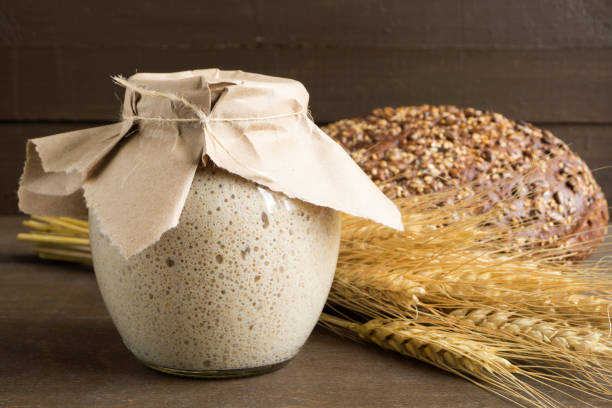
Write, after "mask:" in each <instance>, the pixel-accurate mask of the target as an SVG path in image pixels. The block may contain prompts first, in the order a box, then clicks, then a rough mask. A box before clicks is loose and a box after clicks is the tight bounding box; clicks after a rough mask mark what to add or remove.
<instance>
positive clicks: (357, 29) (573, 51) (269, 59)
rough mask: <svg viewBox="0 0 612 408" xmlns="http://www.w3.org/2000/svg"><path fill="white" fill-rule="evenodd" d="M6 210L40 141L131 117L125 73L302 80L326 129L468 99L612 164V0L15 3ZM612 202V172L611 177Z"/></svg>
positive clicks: (9, 47) (2, 57) (2, 128)
mask: <svg viewBox="0 0 612 408" xmlns="http://www.w3.org/2000/svg"><path fill="white" fill-rule="evenodd" d="M0 61H2V63H1V64H0V92H1V94H2V97H1V98H0V138H1V140H2V145H1V148H0V214H11V213H16V212H17V207H16V196H15V192H16V186H17V180H18V178H19V174H20V172H21V167H22V162H23V158H24V144H25V140H26V139H28V138H31V137H38V136H44V135H47V134H51V133H55V132H60V131H68V130H72V129H76V128H83V127H90V126H96V125H100V124H104V123H107V122H109V121H113V120H115V119H116V118H117V116H118V109H119V95H120V94H121V90H120V89H118V88H117V87H115V86H113V85H112V84H111V81H110V79H109V76H110V75H111V74H124V75H130V74H132V73H134V72H136V71H158V72H164V71H178V70H185V69H194V68H207V67H220V68H223V69H243V70H247V71H254V72H260V73H265V74H272V75H280V76H286V77H292V78H296V79H298V80H300V81H302V82H303V83H304V84H305V85H306V87H307V88H308V89H309V91H310V93H311V108H312V112H313V115H314V117H315V119H316V120H317V121H318V122H320V123H326V122H330V121H334V120H337V119H340V118H344V117H350V116H356V115H359V114H362V113H365V112H367V111H368V110H370V109H372V108H374V107H378V106H397V105H411V104H422V103H429V104H457V105H463V106H465V105H469V106H474V107H478V108H484V109H491V110H494V111H498V112H501V113H503V114H505V115H507V116H509V117H510V118H513V119H522V120H526V121H530V122H533V123H535V124H536V125H538V126H541V127H544V128H546V129H549V130H551V131H552V132H553V133H555V134H556V135H557V136H559V137H561V138H562V139H564V140H566V141H567V142H568V143H570V144H571V146H572V147H573V149H574V150H575V151H577V152H578V153H579V154H581V155H582V156H583V158H584V159H585V160H586V161H587V163H588V164H589V165H590V166H591V167H592V168H599V167H602V166H606V165H612V1H608V0H514V1H501V0H499V1H493V0H464V1H459V0H436V1H430V0H422V1H402V0H397V1H391V0H384V1H381V0H376V1H374V0H360V1H349V0H310V1H286V0H285V1H283V0H251V1H248V2H245V1H236V0H226V1H218V0H217V1H205V0H197V1H196V0H190V1H144V0H143V1H127V0H123V1H115V0H107V1H103V2H101V1H83V0H80V1H79V0H57V1H30V0H10V1H7V0H0ZM596 178H597V179H598V180H599V182H600V183H601V184H602V186H603V188H604V190H605V191H606V193H607V196H608V199H611V198H612V169H603V170H599V171H597V172H596Z"/></svg>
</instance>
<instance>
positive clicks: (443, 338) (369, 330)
mask: <svg viewBox="0 0 612 408" xmlns="http://www.w3.org/2000/svg"><path fill="white" fill-rule="evenodd" d="M320 321H321V322H322V323H323V324H325V325H327V326H329V327H330V328H332V329H337V328H341V329H344V330H346V331H348V332H350V333H353V334H355V335H357V336H358V337H359V338H360V339H362V340H365V341H368V342H371V343H374V344H376V345H378V346H379V347H381V348H383V349H386V350H391V351H395V352H398V353H400V354H403V355H405V356H408V357H412V358H416V359H418V360H421V361H423V362H425V363H428V364H431V365H434V366H436V367H438V368H441V369H443V370H446V371H449V372H451V373H453V374H456V375H459V376H461V377H462V378H465V379H467V380H468V381H470V382H473V383H474V384H476V385H478V386H480V387H483V388H485V389H488V390H490V391H493V392H495V393H497V394H498V395H500V396H502V397H504V398H507V399H510V400H513V401H515V402H520V401H521V400H522V402H524V403H533V401H538V402H539V403H540V404H541V405H542V406H555V404H554V402H555V401H554V400H553V399H551V398H549V397H547V396H545V395H544V394H542V393H541V392H539V391H537V390H536V389H535V388H533V387H531V386H529V385H528V384H526V383H525V382H523V381H521V380H520V379H518V378H517V377H516V374H520V373H522V370H521V369H520V368H519V367H517V366H515V365H514V364H512V363H511V362H510V361H508V360H507V359H505V358H503V357H500V356H499V352H498V351H497V350H496V349H495V348H493V347H491V346H488V345H485V344H482V343H481V342H478V341H474V340H471V339H470V338H469V336H465V335H464V336H459V335H457V334H456V333H455V334H454V335H450V336H449V333H448V332H445V331H441V330H438V329H437V328H435V327H431V326H423V325H421V324H419V323H418V321H414V320H413V321H410V320H406V319H372V320H370V321H368V322H366V323H364V324H359V323H356V322H352V321H350V320H345V319H342V318H339V317H337V316H333V315H330V314H327V313H323V314H321V317H320ZM336 331H337V330H336ZM340 334H342V332H340Z"/></svg>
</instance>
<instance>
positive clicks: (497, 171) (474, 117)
mask: <svg viewBox="0 0 612 408" xmlns="http://www.w3.org/2000/svg"><path fill="white" fill-rule="evenodd" d="M323 130H324V131H325V132H326V133H327V134H328V135H330V136H331V137H332V138H333V139H334V140H336V141H337V142H339V143H340V144H341V145H342V146H343V147H344V148H345V150H346V151H347V152H348V153H349V154H350V155H351V156H352V157H353V159H354V160H355V161H356V162H357V163H358V164H359V166H361V168H362V169H363V170H364V171H365V172H366V173H367V174H368V175H369V176H370V178H371V179H372V180H373V181H374V182H375V183H376V184H377V185H378V186H379V187H380V188H381V189H382V191H383V192H384V193H385V194H386V195H387V196H389V197H390V198H400V197H408V196H411V195H415V194H426V193H431V192H439V191H444V190H447V189H450V188H452V187H456V186H464V187H465V189H464V191H465V194H470V193H471V191H470V190H471V189H472V187H474V188H481V187H484V188H487V187H488V188H489V189H490V190H492V193H491V194H489V199H488V200H487V202H486V203H485V204H484V205H483V207H482V210H483V211H484V210H486V209H488V208H490V207H491V206H492V205H495V204H496V203H499V202H500V201H501V200H502V199H504V198H505V197H507V196H508V193H509V192H512V193H514V194H516V195H517V196H519V197H521V198H520V199H519V200H517V201H513V202H512V204H510V205H507V204H504V208H503V215H502V216H500V221H501V222H503V223H506V224H511V225H518V224H521V223H523V222H534V223H535V225H536V226H537V227H533V228H530V229H528V230H526V231H524V232H523V233H520V234H518V235H517V236H516V237H515V238H516V239H518V240H519V242H521V243H522V244H525V246H526V247H532V246H534V245H541V246H549V245H552V246H560V247H565V246H572V249H573V251H576V250H578V253H577V255H576V256H573V257H572V260H581V259H584V258H586V257H588V256H589V255H590V254H591V253H592V252H593V250H594V249H595V248H596V246H597V245H598V244H599V242H600V241H601V239H602V237H603V236H604V235H605V234H606V231H607V225H608V220H609V214H608V204H607V202H606V199H605V196H604V194H603V192H602V191H601V188H600V187H599V185H598V184H597V183H596V182H595V179H594V178H593V175H592V174H591V172H590V170H589V168H588V167H587V165H586V164H585V163H584V162H583V161H582V160H581V159H580V158H579V157H578V156H577V155H576V154H575V153H573V152H572V151H571V150H570V149H569V147H568V146H567V145H566V144H565V143H564V142H563V141H561V140H560V139H558V138H556V137H555V136H553V135H552V133H550V132H549V131H546V130H541V129H538V128H536V127H535V126H533V125H531V124H529V123H525V122H514V121H512V120H510V119H507V118H506V117H504V116H502V115H500V114H499V113H494V112H488V111H481V110H477V109H473V108H464V109H461V108H457V107H455V106H429V105H423V106H404V107H399V108H389V107H387V108H381V109H375V110H373V111H372V112H371V113H370V114H368V115H366V116H365V117H361V118H354V119H345V120H340V121H338V122H335V123H332V124H329V125H327V126H324V127H323ZM468 183H470V184H469V186H466V184H468Z"/></svg>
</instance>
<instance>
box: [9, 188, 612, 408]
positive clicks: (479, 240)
mask: <svg viewBox="0 0 612 408" xmlns="http://www.w3.org/2000/svg"><path fill="white" fill-rule="evenodd" d="M444 197H445V196H444V194H442V195H429V196H421V197H413V198H409V199H405V200H401V201H397V204H398V206H399V208H400V209H401V211H402V214H403V220H404V224H405V226H406V230H405V232H402V233H400V232H396V231H393V230H390V229H388V228H385V227H382V226H380V225H378V224H375V223H373V222H369V221H366V220H363V219H359V218H355V217H349V216H346V217H344V219H343V226H342V244H341V249H340V254H339V258H338V266H337V270H336V276H335V279H334V283H333V286H332V289H331V292H330V295H329V298H328V306H329V307H331V308H334V309H335V308H341V309H342V310H346V311H348V312H350V313H351V314H352V315H354V316H355V317H358V318H359V320H358V321H349V320H344V319H339V318H338V317H337V316H336V317H335V316H331V315H329V314H325V315H323V316H322V318H321V321H322V322H324V323H325V324H326V325H328V326H330V327H335V328H336V331H338V330H337V329H338V327H341V328H342V329H343V330H344V331H345V333H344V334H346V332H352V333H354V334H356V335H358V336H359V337H360V338H362V339H368V340H369V341H370V342H372V343H375V344H378V345H379V346H381V347H383V348H387V349H392V350H395V351H398V352H400V353H402V354H405V355H409V356H411V357H415V358H419V359H421V360H423V361H426V362H428V363H430V364H433V365H436V366H438V367H440V368H443V369H445V370H448V371H451V372H453V373H455V374H457V375H460V376H462V377H463V378H466V379H468V380H470V381H473V382H476V383H478V384H479V385H480V386H484V387H485V388H488V389H491V390H493V391H494V392H497V393H499V394H501V395H503V396H505V397H506V398H510V399H512V400H514V401H516V402H518V403H520V404H526V405H530V404H535V405H538V406H556V405H555V404H556V403H555V402H554V400H552V399H551V398H549V397H547V396H546V395H544V394H543V393H541V392H540V391H538V390H536V389H534V388H532V387H530V386H528V385H526V384H525V383H524V382H523V381H522V380H520V378H519V377H521V376H525V377H526V378H530V379H532V380H534V381H536V382H541V383H543V384H546V385H547V386H551V387H553V388H556V387H558V386H562V387H565V388H566V389H575V390H580V391H582V392H584V393H587V394H592V395H597V396H600V397H603V398H606V397H605V395H610V394H611V392H610V390H611V387H610V376H609V374H610V371H611V368H612V365H611V361H612V359H611V358H610V357H611V355H610V350H611V345H610V340H609V338H608V329H609V327H610V321H609V318H608V309H609V307H610V306H609V305H610V303H611V302H610V300H609V298H610V297H611V295H612V282H611V281H610V279H609V278H606V277H602V273H603V272H607V271H609V270H610V269H611V268H610V267H608V266H605V265H604V266H601V265H593V264H588V263H587V264H584V265H569V264H567V263H565V262H564V259H565V258H566V256H567V255H566V254H565V253H566V251H567V250H568V248H562V249H554V248H549V247H544V248H538V249H534V248H532V249H525V248H523V247H521V246H520V245H518V244H516V243H510V242H509V241H508V235H510V234H512V233H515V232H517V231H520V230H521V229H522V228H526V226H525V225H518V226H515V227H512V228H511V229H510V228H508V227H500V226H499V225H498V224H494V225H493V226H489V225H490V222H491V220H495V219H496V217H497V215H496V214H497V213H496V209H495V208H494V209H492V210H491V211H490V212H486V213H482V214H477V215H475V214H474V212H473V211H472V210H473V209H474V206H475V205H477V202H478V200H479V197H478V196H473V197H471V198H468V199H466V200H464V201H462V202H458V203H456V204H453V205H450V206H446V207H439V205H438V203H439V202H441V201H443V200H444ZM24 225H26V226H27V227H29V228H31V229H32V230H34V232H33V233H30V234H20V235H19V236H18V238H19V239H21V240H27V241H30V242H36V243H38V244H39V245H37V247H36V248H35V251H36V252H37V253H38V254H39V256H40V257H41V258H46V259H59V260H67V261H77V262H85V263H91V254H90V252H89V251H90V249H89V240H88V235H87V233H86V231H87V222H86V221H84V220H74V219H69V218H57V219H55V218H49V217H36V219H33V220H29V221H25V222H24ZM570 253H571V248H570ZM334 319H337V320H334ZM340 323H342V324H340ZM364 336H365V337H364ZM561 392H563V391H561Z"/></svg>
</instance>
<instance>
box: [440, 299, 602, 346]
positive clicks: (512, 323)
mask: <svg viewBox="0 0 612 408" xmlns="http://www.w3.org/2000/svg"><path fill="white" fill-rule="evenodd" d="M448 317H449V318H451V319H456V320H462V321H464V322H468V323H469V324H471V325H474V326H478V327H482V328H487V329H491V330H493V332H495V333H497V332H498V331H503V332H504V333H507V334H510V335H516V336H522V337H524V338H526V339H529V340H533V341H537V342H541V343H546V344H551V345H554V346H556V347H559V348H561V349H564V350H568V351H573V352H579V353H586V354H593V353H597V354H603V355H607V356H609V357H612V347H611V345H610V342H609V341H606V334H604V333H602V332H600V331H598V330H593V329H587V328H584V329H577V328H574V327H571V326H569V325H567V324H565V325H563V324H559V323H558V322H550V321H546V320H542V319H537V318H533V317H528V318H525V317H522V316H520V315H519V316H517V315H515V314H513V313H511V312H508V311H501V310H494V309H487V308H483V309H455V310H453V311H451V312H450V313H449V314H448Z"/></svg>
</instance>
